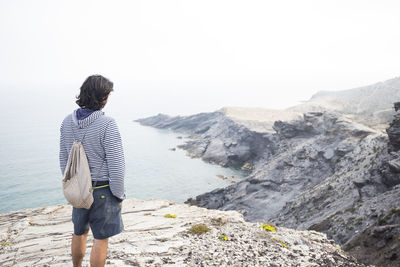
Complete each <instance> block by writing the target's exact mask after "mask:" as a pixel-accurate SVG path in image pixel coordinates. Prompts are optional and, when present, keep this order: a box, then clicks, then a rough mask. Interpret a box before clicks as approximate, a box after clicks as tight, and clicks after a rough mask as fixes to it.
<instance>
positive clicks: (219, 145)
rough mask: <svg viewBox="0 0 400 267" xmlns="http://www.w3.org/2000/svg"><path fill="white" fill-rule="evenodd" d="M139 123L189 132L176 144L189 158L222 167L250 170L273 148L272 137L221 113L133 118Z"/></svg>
mask: <svg viewBox="0 0 400 267" xmlns="http://www.w3.org/2000/svg"><path fill="white" fill-rule="evenodd" d="M137 122H139V123H140V124H142V125H146V126H152V127H156V128H160V129H171V130H174V131H178V132H183V133H186V134H189V135H190V136H189V138H190V140H189V141H187V142H186V143H185V144H184V145H182V146H180V148H183V149H185V150H186V151H187V153H188V155H189V156H191V157H196V158H202V159H203V160H205V161H207V162H211V163H215V164H218V165H221V166H225V167H234V168H243V169H247V170H248V169H251V168H252V166H253V164H254V163H255V162H257V161H258V160H259V159H260V157H261V156H263V155H264V154H265V153H266V152H267V153H270V152H272V151H274V143H275V142H274V140H273V139H270V138H271V137H272V136H270V135H267V134H263V133H258V132H254V131H251V130H249V129H248V128H246V127H245V126H243V125H240V124H238V123H236V122H234V121H233V120H232V119H230V118H228V117H226V116H225V115H224V113H222V112H211V113H200V114H196V115H192V116H186V117H180V116H178V117H170V116H167V115H162V114H159V115H157V116H154V117H150V118H146V119H139V120H137Z"/></svg>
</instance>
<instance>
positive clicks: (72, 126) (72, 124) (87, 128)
mask: <svg viewBox="0 0 400 267" xmlns="http://www.w3.org/2000/svg"><path fill="white" fill-rule="evenodd" d="M71 129H72V135H73V136H74V140H75V141H78V142H81V143H83V139H85V135H86V133H87V131H88V130H89V126H87V127H86V131H85V132H84V133H83V136H82V139H81V141H79V140H78V138H76V137H75V132H74V122H73V120H72V119H71Z"/></svg>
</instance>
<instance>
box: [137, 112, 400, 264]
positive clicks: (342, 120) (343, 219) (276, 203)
mask: <svg viewBox="0 0 400 267" xmlns="http://www.w3.org/2000/svg"><path fill="white" fill-rule="evenodd" d="M224 117H225V118H224ZM193 118H197V119H198V120H199V121H198V122H199V124H192V123H191V122H193ZM204 118H206V120H204ZM359 118H360V117H359ZM399 118H400V115H396V117H395V121H394V122H393V123H392V124H391V125H394V124H396V123H397V122H396V121H397V120H400V119H399ZM160 120H161V121H162V120H163V119H162V118H161V119H160V118H158V120H156V119H155V118H150V119H147V121H143V120H142V121H141V123H145V124H146V125H150V126H152V125H155V126H156V127H161V128H168V129H174V128H176V127H177V128H179V129H181V130H182V129H184V131H185V132H186V133H190V134H191V135H190V137H191V138H192V140H190V141H188V142H187V143H186V144H185V145H183V146H182V148H184V149H186V150H187V151H189V153H193V151H200V153H197V154H196V153H194V154H191V155H193V156H196V157H202V158H203V159H204V155H206V160H207V161H210V162H215V163H218V162H222V164H221V165H223V166H232V167H240V165H241V164H243V162H244V164H243V165H242V168H244V166H246V167H248V166H250V167H249V168H248V170H251V173H250V174H249V176H247V177H246V178H245V179H244V180H242V181H239V182H237V183H236V184H232V185H231V186H228V187H226V188H219V189H215V190H213V191H211V192H207V193H204V194H202V195H199V196H196V197H193V198H190V199H188V200H187V202H186V203H189V204H192V205H197V206H201V207H207V208H210V209H220V210H237V211H239V212H241V213H242V214H243V215H244V218H245V219H246V220H247V221H253V222H254V221H259V220H265V221H271V222H274V223H276V224H277V225H281V226H285V227H292V228H296V229H299V230H305V229H312V230H317V231H321V232H324V233H326V234H327V235H328V237H329V238H332V239H334V240H335V241H336V242H338V243H339V244H340V245H346V244H348V243H349V242H353V243H354V242H357V240H362V239H363V238H368V237H367V236H363V237H362V238H361V237H360V238H358V239H357V238H356V237H357V236H359V235H360V234H361V233H364V234H365V235H368V234H369V233H370V232H369V231H368V229H372V228H373V227H376V226H380V225H381V224H382V223H383V221H382V216H385V215H384V214H383V213H385V212H386V213H388V212H389V211H390V210H391V209H396V208H397V207H399V206H400V192H399V189H398V187H396V185H398V184H399V183H400V173H399V171H398V162H400V152H398V150H396V149H393V147H395V145H393V140H396V139H395V138H392V137H393V136H392V137H391V136H390V134H391V133H393V132H395V131H391V130H388V131H387V132H388V133H389V138H388V137H387V136H386V135H385V134H384V133H383V132H382V131H381V130H379V129H372V128H369V127H367V126H365V125H363V124H361V123H359V122H354V121H352V120H351V119H349V117H348V116H343V115H341V113H337V112H332V111H322V112H309V113H305V114H304V115H303V117H302V118H301V119H296V120H291V121H277V122H275V123H274V125H273V129H274V130H275V131H276V132H275V133H273V132H265V133H259V132H255V131H252V130H250V129H248V128H246V127H244V124H240V123H239V122H238V121H235V120H232V119H231V118H229V117H226V115H224V114H223V113H221V112H215V113H208V114H207V115H204V114H198V115H193V116H189V117H179V118H178V117H169V118H168V120H167V121H166V123H165V125H167V127H164V126H165V125H163V123H162V122H160ZM155 121H156V123H155V124H153V123H154V122H155ZM149 122H150V123H149ZM204 123H205V124H207V125H209V126H210V127H203V126H204ZM199 127H201V128H202V129H207V130H205V131H201V134H196V132H198V131H197V129H198V128H199ZM391 127H392V126H391ZM392 128H393V127H392ZM255 136H257V137H259V138H258V139H257V138H255ZM249 140H252V141H253V143H252V145H251V146H250V145H249V144H250V143H251V142H249ZM394 142H396V141H394ZM210 144H211V146H210V149H209V150H208V148H209V147H208V146H209V145H210ZM232 144H234V145H232ZM255 144H258V146H259V147H260V148H262V149H254V147H256V145H255ZM232 147H236V148H237V147H239V148H243V149H244V150H245V151H246V153H245V155H252V156H250V157H246V156H243V155H244V154H240V153H238V154H235V152H236V151H235V150H234V149H231V148H232ZM199 148H201V149H200V150H199ZM217 148H218V149H217ZM253 149H254V150H253ZM238 151H241V150H240V149H239V150H238ZM224 157H225V158H226V159H228V158H230V159H235V158H236V159H237V158H241V159H242V161H241V163H240V164H232V163H233V161H229V160H223V159H224ZM213 158H215V159H217V160H210V159H213ZM244 159H245V160H244ZM218 164H220V163H218ZM377 211H379V212H377ZM396 214H397V213H396ZM393 216H397V215H393ZM354 238H356V239H354ZM396 242H397V241H396ZM396 244H397V243H396ZM389 245H390V246H393V245H392V244H391V243H390V242H380V243H379V245H378V246H377V247H376V250H377V251H378V252H379V251H385V252H387V253H392V254H393V255H394V256H393V255H392V256H387V257H386V258H385V259H386V260H385V261H384V262H382V261H381V260H379V261H378V258H377V257H375V256H373V254H371V253H366V254H365V255H366V256H365V257H361V253H358V254H357V253H355V252H354V251H352V253H353V252H354V253H355V255H357V257H359V258H360V259H361V260H362V261H364V262H367V263H371V260H372V262H373V260H377V263H379V265H380V266H381V265H382V266H385V264H386V265H387V266H392V265H393V264H396V263H397V261H396V260H397V259H396V256H395V255H397V254H396V250H393V249H391V247H389ZM347 247H348V246H347ZM353 247H354V246H353ZM357 247H358V248H359V249H360V251H366V250H365V248H360V246H357ZM393 266H395V265H393Z"/></svg>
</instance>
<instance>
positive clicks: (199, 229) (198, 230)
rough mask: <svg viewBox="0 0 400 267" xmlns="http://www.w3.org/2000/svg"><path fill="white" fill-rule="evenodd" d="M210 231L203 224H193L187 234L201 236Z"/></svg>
mask: <svg viewBox="0 0 400 267" xmlns="http://www.w3.org/2000/svg"><path fill="white" fill-rule="evenodd" d="M210 230H211V229H210V228H208V227H207V226H205V225H204V224H195V225H193V226H192V227H191V228H190V229H189V233H191V234H195V235H201V234H204V233H207V232H209V231H210Z"/></svg>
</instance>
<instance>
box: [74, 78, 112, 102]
mask: <svg viewBox="0 0 400 267" xmlns="http://www.w3.org/2000/svg"><path fill="white" fill-rule="evenodd" d="M113 86H114V84H113V83H112V82H111V81H110V80H109V79H107V78H105V77H103V76H101V75H91V76H89V77H87V78H86V80H85V81H84V82H83V84H82V86H81V92H80V94H79V96H77V97H76V99H77V100H76V103H77V104H78V105H79V106H80V107H81V108H88V109H91V110H100V109H102V108H103V107H104V105H105V104H106V103H105V102H106V100H107V97H108V95H109V94H110V92H112V91H113Z"/></svg>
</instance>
